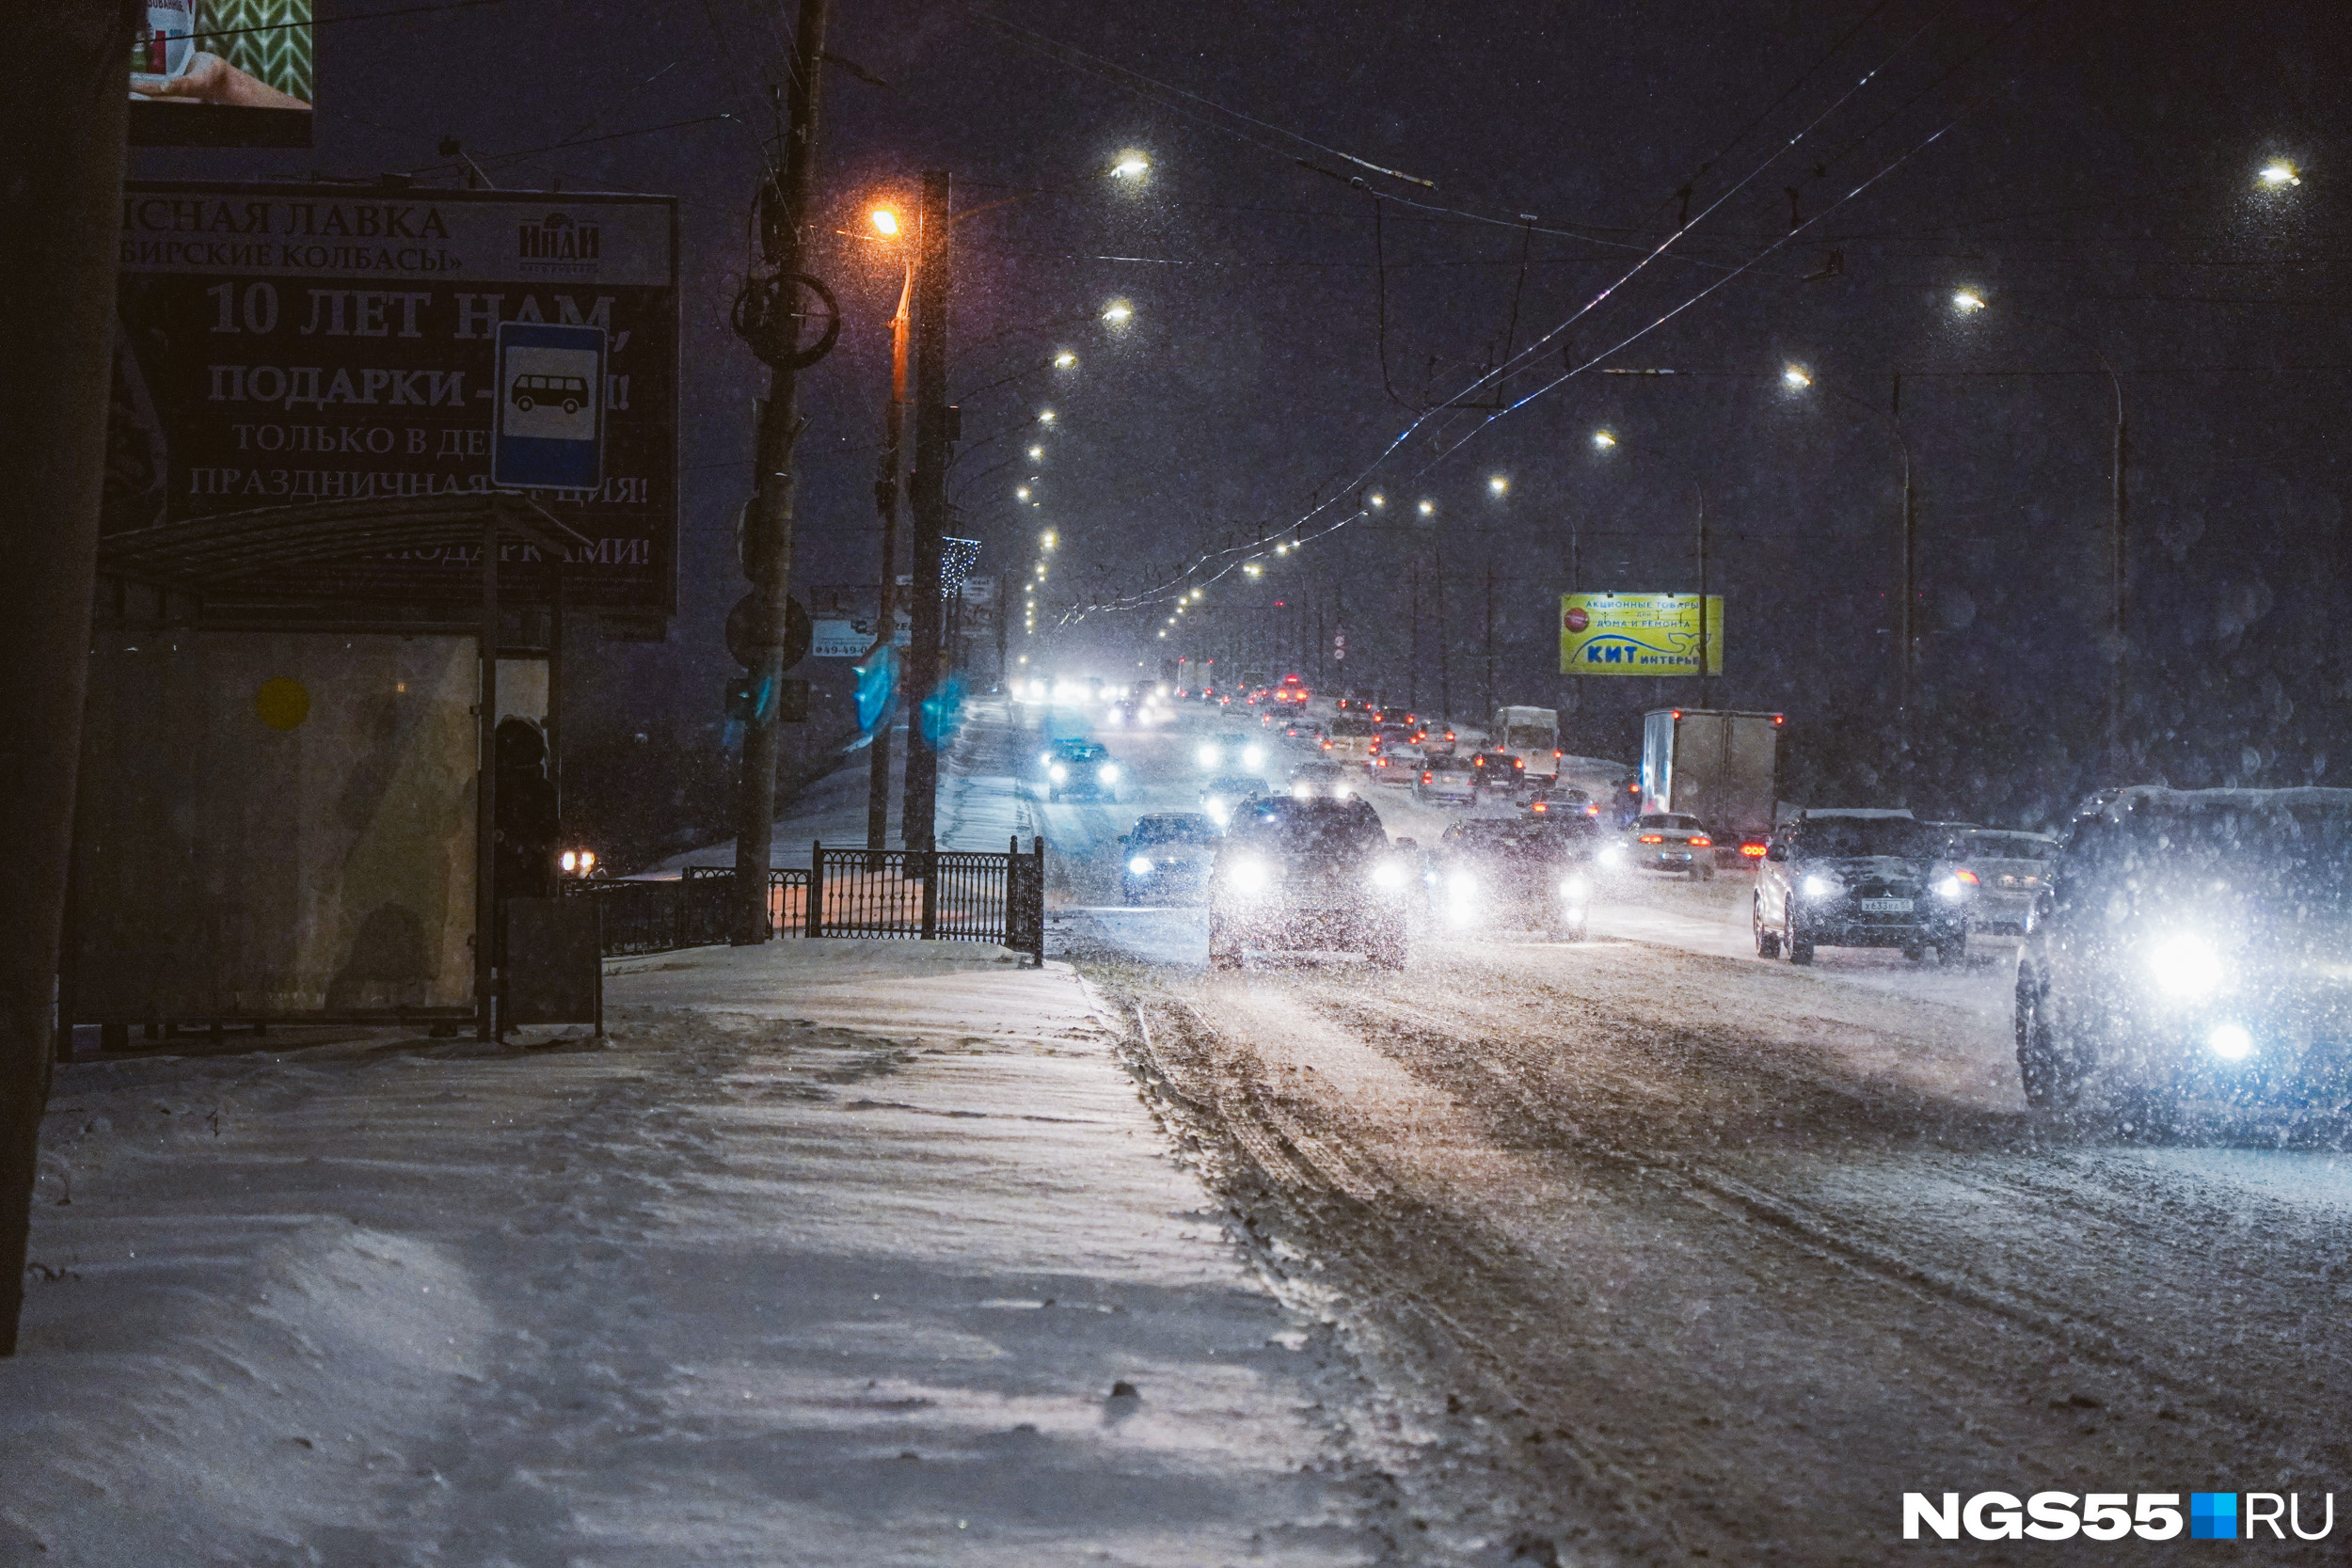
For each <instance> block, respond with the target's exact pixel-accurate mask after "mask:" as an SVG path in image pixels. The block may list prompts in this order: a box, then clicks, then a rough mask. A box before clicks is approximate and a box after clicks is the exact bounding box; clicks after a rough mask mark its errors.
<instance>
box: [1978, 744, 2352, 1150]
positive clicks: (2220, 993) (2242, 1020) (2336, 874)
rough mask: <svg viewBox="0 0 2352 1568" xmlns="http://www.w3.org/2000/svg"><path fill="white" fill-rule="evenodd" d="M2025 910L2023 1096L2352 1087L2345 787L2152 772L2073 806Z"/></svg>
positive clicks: (2177, 1096)
mask: <svg viewBox="0 0 2352 1568" xmlns="http://www.w3.org/2000/svg"><path fill="white" fill-rule="evenodd" d="M2047 880H2048V886H2047V887H2046V888H2045V889H2044V890H2043V891H2042V895H2041V899H2040V901H2039V902H2038V903H2037V904H2036V906H2035V909H2034V911H2033V915H2032V917H2031V918H2030V920H2028V922H2027V923H2026V941H2025V946H2024V949H2023V951H2022V953H2021V954H2020V956H2019V961H2018V967H2017V1012H2016V1024H2017V1067H2018V1073H2019V1076H2020V1078H2021V1079H2022V1081H2023V1084H2024V1087H2025V1091H2026V1101H2027V1103H2029V1104H2032V1105H2034V1106H2037V1107H2042V1108H2047V1109H2064V1108H2066V1107H2068V1106H2072V1105H2075V1104H2077V1103H2080V1102H2083V1101H2102V1102H2105V1103H2106V1104H2107V1105H2109V1106H2111V1107H2113V1108H2115V1109H2117V1110H2118V1111H2119V1112H2120V1113H2121V1114H2122V1119H2123V1121H2124V1124H2125V1125H2126V1127H2127V1128H2129V1127H2131V1126H2132V1124H2134V1123H2140V1124H2144V1125H2146V1126H2149V1127H2151V1128H2153V1129H2155V1130H2161V1129H2162V1128H2163V1126H2164V1125H2165V1124H2166V1123H2167V1122H2168V1121H2169V1119H2170V1117H2171V1116H2172V1114H2173V1113H2174V1112H2175V1111H2176V1110H2177V1108H2178V1106H2179V1104H2180V1102H2181V1101H2182V1100H2184V1099H2185V1098H2187V1097H2189V1096H2192V1095H2201V1096H2209V1097H2213V1098H2218V1099H2224V1100H2238V1099H2262V1100H2268V1101H2280V1100H2290V1101H2291V1100H2296V1099H2301V1100H2306V1101H2311V1102H2313V1103H2326V1104H2329V1105H2339V1104H2341V1103H2343V1102H2344V1098H2345V1095H2346V1092H2347V1089H2352V790H2345V789H2201V790H2173V789H2161V788H2156V787H2153V786H2142V787H2136V788H2131V789H2123V790H2117V791H2113V792H2111V793H2108V794H2106V795H2103V796H2102V797H2100V798H2098V799H2097V800H2094V801H2093V802H2091V803H2090V805H2089V806H2088V807H2087V808H2086V810H2085V811H2084V812H2083V813H2082V814H2080V815H2078V816H2076V817H2075V819H2074V829H2073V832H2071V833H2070V834H2069V835H2068V838H2067V841H2066V847H2065V848H2064V849H2063V850H2062V851H2060V853H2059V855H2058V860H2057V862H2056V863H2055V864H2053V865H2052V866H2051V868H2050V875H2049V877H2048V879H2047Z"/></svg>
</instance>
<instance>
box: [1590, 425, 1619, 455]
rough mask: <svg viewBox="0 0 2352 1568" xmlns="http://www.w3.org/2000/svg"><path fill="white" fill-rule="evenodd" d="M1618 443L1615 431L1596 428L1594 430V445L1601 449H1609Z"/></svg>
mask: <svg viewBox="0 0 2352 1568" xmlns="http://www.w3.org/2000/svg"><path fill="white" fill-rule="evenodd" d="M1616 444H1617V437H1616V434H1615V433H1614V432H1613V431H1607V430H1596V431H1594V432H1593V445H1595V446H1597V447H1598V448H1600V450H1601V451H1608V450H1609V449H1610V448H1611V447H1613V446H1615V445H1616Z"/></svg>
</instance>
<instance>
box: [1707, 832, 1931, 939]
mask: <svg viewBox="0 0 2352 1568" xmlns="http://www.w3.org/2000/svg"><path fill="white" fill-rule="evenodd" d="M1948 851H1949V843H1948V841H1947V838H1946V836H1945V835H1944V834H1943V833H1941V832H1937V831H1936V830H1935V829H1933V828H1931V827H1929V826H1928V825H1927V824H1926V823H1924V822H1919V821H1916V820H1915V819H1914V818H1913V817H1912V815H1911V814H1910V813H1909V812H1907V811H1903V810H1901V809H1899V808H1897V809H1893V810H1870V809H1855V810H1849V811H1809V812H1805V813H1804V814H1802V815H1801V816H1798V817H1797V819H1796V820H1795V821H1793V822H1786V823H1783V824H1782V825H1781V826H1780V827H1779V828H1778V829H1777V830H1776V831H1775V832H1773V834H1772V842H1771V843H1770V844H1769V845H1767V846H1766V847H1765V850H1764V862H1763V864H1762V865H1761V866H1759V867H1758V868H1757V872H1756V892H1755V895H1754V896H1753V902H1752V905H1751V911H1750V916H1749V919H1750V924H1751V925H1752V927H1754V930H1755V935H1756V957H1758V958H1774V957H1779V958H1787V959H1788V961H1789V962H1790V963H1794V964H1809V963H1811V962H1812V961H1813V952H1814V949H1815V948H1817V947H1899V948H1900V949H1902V954H1903V957H1904V958H1909V959H1911V960H1912V961H1913V962H1917V961H1918V960H1919V959H1920V958H1924V957H1925V956H1926V955H1927V951H1928V949H1930V948H1933V949H1934V950H1935V953H1936V956H1937V957H1938V958H1942V959H1943V960H1944V961H1945V962H1946V963H1958V962H1960V961H1961V959H1963V958H1965V957H1966V956H1967V952H1968V915H1967V909H1966V904H1965V900H1964V897H1963V892H1964V889H1965V885H1966V884H1964V883H1963V882H1962V881H1961V880H1960V879H1959V878H1958V877H1957V876H1956V875H1955V874H1954V870H1953V867H1952V866H1951V864H1950V863H1949V862H1948V861H1947V858H1946V857H1947V853H1948Z"/></svg>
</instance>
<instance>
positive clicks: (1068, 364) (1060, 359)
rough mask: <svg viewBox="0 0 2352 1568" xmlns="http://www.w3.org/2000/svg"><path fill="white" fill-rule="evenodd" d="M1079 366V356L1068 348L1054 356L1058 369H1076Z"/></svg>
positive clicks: (1055, 365) (1055, 367)
mask: <svg viewBox="0 0 2352 1568" xmlns="http://www.w3.org/2000/svg"><path fill="white" fill-rule="evenodd" d="M1077 368H1078V356H1076V355H1074V354H1073V353H1071V352H1070V351H1069V350H1068V349H1063V350H1062V351H1061V352H1060V353H1059V354H1057V355H1055V356H1054V369H1056V370H1057V371H1074V370H1076V369H1077Z"/></svg>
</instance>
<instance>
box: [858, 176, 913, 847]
mask: <svg viewBox="0 0 2352 1568" xmlns="http://www.w3.org/2000/svg"><path fill="white" fill-rule="evenodd" d="M874 226H875V228H876V229H878V230H881V231H882V233H883V234H885V235H894V236H895V235H897V234H898V230H899V224H898V215H897V214H894V213H892V212H890V211H889V210H888V209H887V208H882V209H878V210H877V211H876V212H875V214H874ZM913 305H914V253H913V252H912V251H910V252H909V253H908V254H907V256H906V277H905V279H904V281H903V282H902V283H901V284H900V286H899V289H898V312H897V313H896V314H895V315H893V316H892V317H891V318H890V404H889V406H888V408H886V409H885V410H884V411H883V414H882V459H881V462H880V465H879V467H880V470H881V471H880V472H879V473H878V474H876V476H875V479H874V509H875V510H876V511H877V512H878V513H880V514H881V516H882V584H881V592H880V598H879V602H878V610H879V612H878V614H877V617H876V620H875V623H874V645H873V647H871V648H870V649H868V650H867V651H866V658H867V660H868V661H869V662H870V661H871V660H874V659H877V658H888V657H891V656H890V654H889V652H888V651H887V650H889V649H890V648H891V647H892V646H893V645H894V644H895V643H896V641H897V640H898V486H899V460H900V451H901V449H902V447H903V444H904V441H905V436H906V418H907V334H908V331H909V329H910V327H911V326H912V325H913V322H912V317H911V314H910V312H911V310H912V308H913ZM891 707H892V708H894V709H895V708H896V707H897V701H896V698H895V696H894V698H893V701H892V704H891ZM892 718H893V714H892V712H890V711H888V710H885V711H884V712H883V714H882V718H881V720H880V721H878V722H877V723H876V725H875V728H874V738H873V743H872V744H873V754H872V756H871V757H869V758H868V759H867V771H866V847H867V848H868V849H880V848H882V847H883V846H884V845H885V843H887V841H888V839H889V834H890V725H891V720H892Z"/></svg>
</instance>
